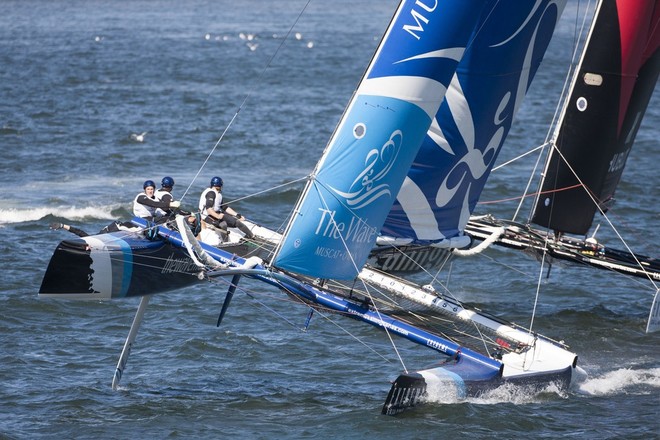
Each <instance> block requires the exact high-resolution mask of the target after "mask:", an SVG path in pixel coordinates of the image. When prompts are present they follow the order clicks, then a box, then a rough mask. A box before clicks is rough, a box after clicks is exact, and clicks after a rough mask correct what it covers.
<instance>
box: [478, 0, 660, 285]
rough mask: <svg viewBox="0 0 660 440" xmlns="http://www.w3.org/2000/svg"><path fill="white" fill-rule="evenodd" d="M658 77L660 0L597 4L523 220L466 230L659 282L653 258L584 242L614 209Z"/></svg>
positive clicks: (490, 221) (483, 220)
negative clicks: (527, 215) (597, 216)
mask: <svg viewBox="0 0 660 440" xmlns="http://www.w3.org/2000/svg"><path fill="white" fill-rule="evenodd" d="M659 73H660V1H659V0H618V1H615V0H611V1H602V2H599V3H598V4H597V7H596V10H595V12H594V16H593V23H592V26H591V28H590V32H589V35H588V37H587V39H586V42H585V44H584V50H583V52H582V56H581V58H580V60H579V65H578V66H577V68H576V69H575V71H574V74H573V78H572V82H571V88H570V92H569V94H568V96H567V99H565V101H564V103H563V108H562V112H561V116H560V120H559V123H558V125H557V127H556V130H555V131H554V133H553V135H552V139H551V140H550V141H549V142H548V143H547V146H548V147H549V154H548V158H547V161H546V165H545V169H544V171H543V175H542V181H541V183H540V189H539V191H538V193H537V195H536V198H535V203H534V206H533V208H532V214H531V216H530V219H529V221H528V222H516V221H501V220H496V219H494V218H493V217H490V216H486V217H478V218H476V217H475V218H473V219H471V221H470V222H469V224H468V228H467V232H468V233H469V234H470V235H471V236H473V237H475V238H477V239H481V240H484V239H487V238H488V237H490V236H491V235H492V234H493V233H494V231H498V230H500V229H501V228H505V229H504V233H503V234H502V235H501V236H500V237H499V238H498V239H497V241H495V243H497V244H500V245H503V246H507V247H511V248H516V249H521V250H527V251H531V252H532V253H535V254H541V253H543V252H547V253H548V255H549V257H550V258H552V259H556V260H564V261H571V262H575V263H578V264H584V265H588V266H592V267H598V268H602V269H607V270H613V271H617V272H621V273H624V274H629V275H634V276H638V277H642V278H647V279H651V280H660V260H658V259H657V258H651V257H647V256H643V255H637V254H635V253H633V252H632V251H631V250H630V249H627V250H625V251H622V250H616V249H612V248H610V247H605V246H603V245H601V244H599V243H598V242H597V240H596V238H595V235H596V232H597V230H598V228H596V229H595V230H594V231H593V232H592V234H591V236H590V237H587V235H588V234H589V233H590V229H591V226H592V222H593V219H594V215H595V214H596V213H597V212H598V213H601V214H603V215H605V213H606V212H607V211H608V209H609V208H610V207H611V206H612V204H613V203H614V200H615V197H614V194H615V190H616V187H617V185H618V184H619V181H620V180H621V176H622V174H623V170H624V167H625V165H626V160H627V158H628V155H629V154H630V153H631V150H632V147H633V142H634V140H635V136H636V135H637V131H638V130H639V127H640V125H641V122H642V118H643V117H644V113H645V112H646V108H647V106H648V104H649V101H650V99H651V96H652V94H653V91H654V89H655V86H656V84H657V81H658V74H659ZM651 185H652V184H651ZM605 219H606V220H607V218H606V217H605ZM530 223H532V224H535V225H537V227H533V226H531V225H530ZM539 227H541V228H546V229H539ZM549 231H553V232H549ZM566 234H577V235H578V237H570V236H568V235H566Z"/></svg>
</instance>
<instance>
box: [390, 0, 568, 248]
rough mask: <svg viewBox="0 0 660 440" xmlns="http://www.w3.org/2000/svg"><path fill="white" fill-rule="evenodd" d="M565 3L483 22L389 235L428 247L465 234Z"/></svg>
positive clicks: (547, 0) (542, 0)
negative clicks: (426, 244) (465, 229)
mask: <svg viewBox="0 0 660 440" xmlns="http://www.w3.org/2000/svg"><path fill="white" fill-rule="evenodd" d="M565 3H566V2H565V0H524V1H523V0H516V1H509V0H506V1H501V2H498V4H497V5H496V6H495V7H494V9H493V10H492V13H490V14H489V15H484V16H483V17H482V21H481V22H480V23H479V25H478V27H477V29H476V30H475V34H476V35H475V36H474V38H473V41H472V42H471V44H470V47H469V48H468V49H467V51H466V53H465V56H464V57H463V59H462V60H461V62H460V63H459V65H458V68H457V71H456V74H455V76H454V77H453V78H452V81H451V85H450V87H449V89H448V91H447V94H446V96H445V100H444V102H443V103H442V105H441V107H440V109H439V111H438V112H437V115H435V119H434V120H433V123H432V125H431V128H430V130H429V131H428V133H427V135H426V137H425V139H424V142H423V144H422V147H421V148H420V151H419V153H418V155H417V157H416V158H415V161H414V163H413V165H412V168H411V169H410V171H409V173H408V176H407V178H406V179H405V181H404V183H403V185H402V188H401V190H400V191H399V193H398V196H397V200H396V202H395V203H394V205H393V207H392V210H391V212H390V213H389V215H388V217H387V220H386V221H385V224H384V226H383V228H382V234H383V235H386V236H390V237H396V238H408V239H410V240H411V241H412V242H416V243H419V244H425V243H433V242H435V243H437V242H443V241H444V240H445V239H450V238H452V237H455V236H457V235H459V234H461V233H462V231H463V229H464V227H465V225H466V224H467V221H468V219H469V217H470V214H471V213H472V212H473V210H474V208H475V206H476V204H477V201H478V200H479V196H480V194H481V191H482V190H483V187H484V185H485V183H486V179H487V178H488V175H489V174H490V171H491V169H492V166H493V164H494V163H495V160H496V158H497V155H498V153H499V151H500V148H501V147H502V144H503V143H504V140H505V138H506V135H507V134H508V132H509V129H510V128H511V123H512V120H513V117H514V116H515V114H516V112H517V110H518V108H519V107H520V104H521V102H522V100H523V98H524V97H525V94H526V92H527V89H528V88H529V86H530V84H531V82H532V79H533V78H534V74H535V73H536V71H537V69H538V67H539V65H540V63H541V61H542V59H543V55H544V54H545V51H546V48H547V46H548V44H549V42H550V39H551V37H552V34H553V32H554V29H555V26H556V24H557V21H558V20H559V17H560V15H561V13H562V11H563V9H564V6H565Z"/></svg>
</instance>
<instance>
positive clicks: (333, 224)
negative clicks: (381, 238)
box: [314, 208, 376, 243]
mask: <svg viewBox="0 0 660 440" xmlns="http://www.w3.org/2000/svg"><path fill="white" fill-rule="evenodd" d="M319 211H321V219H320V220H319V223H318V225H317V227H316V230H315V231H314V233H315V234H316V235H320V236H321V237H327V238H331V239H333V240H338V239H343V240H345V241H346V242H352V243H369V242H370V241H371V240H375V237H376V228H374V227H373V226H369V224H368V223H367V221H368V219H361V218H358V217H352V218H351V221H350V222H349V223H348V224H346V223H344V222H337V221H336V220H335V214H336V212H335V211H330V210H329V209H323V208H319Z"/></svg>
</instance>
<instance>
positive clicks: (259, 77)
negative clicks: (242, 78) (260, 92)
mask: <svg viewBox="0 0 660 440" xmlns="http://www.w3.org/2000/svg"><path fill="white" fill-rule="evenodd" d="M310 2H311V0H307V3H305V6H303V8H302V9H301V10H300V12H299V13H298V16H297V17H296V19H295V20H294V22H293V24H292V25H291V26H290V27H289V29H288V30H287V32H286V34H285V35H284V38H283V39H282V41H281V42H280V44H279V45H278V46H277V49H276V50H275V52H274V53H273V54H272V55H271V57H270V59H269V60H268V62H267V63H266V65H265V66H264V68H263V70H262V71H261V73H260V74H259V76H258V77H257V80H256V81H255V83H254V85H253V86H252V88H250V90H249V91H248V93H247V94H246V95H245V97H244V98H243V101H242V102H241V105H240V106H239V107H238V109H237V110H236V112H235V113H234V115H233V116H232V118H231V120H230V121H229V123H228V124H227V126H226V127H225V129H224V130H223V131H222V134H220V137H219V138H218V140H217V141H216V143H215V145H213V148H212V149H211V152H210V153H209V154H208V156H206V159H205V160H204V162H203V163H202V166H200V167H199V170H197V173H196V174H195V176H194V177H193V179H192V180H191V181H190V184H188V187H187V188H186V190H185V191H184V193H183V195H182V196H181V200H183V199H184V197H185V196H186V194H188V191H190V188H191V187H192V185H193V184H194V183H195V181H196V180H197V178H198V177H199V175H200V174H201V172H202V170H203V169H204V167H205V166H206V164H207V163H208V161H209V160H210V159H211V156H212V155H213V153H214V152H215V150H216V149H217V148H218V146H219V145H220V142H222V140H223V139H224V137H225V134H226V133H227V131H228V130H229V128H230V127H231V126H232V125H233V124H234V121H235V120H236V118H237V117H238V114H239V113H240V111H241V110H242V109H243V107H245V104H246V102H247V100H248V99H249V98H250V97H251V96H252V94H253V93H254V91H255V89H256V88H257V86H258V85H260V83H261V81H262V79H263V77H264V75H265V74H266V70H268V68H269V67H270V66H271V64H272V63H273V60H275V57H276V56H277V54H278V53H279V52H280V50H281V49H282V46H284V43H285V42H286V41H287V40H288V38H289V35H291V32H292V31H293V28H294V27H295V26H296V24H298V21H299V20H300V17H302V15H303V13H304V12H305V11H306V10H307V7H308V6H309V4H310Z"/></svg>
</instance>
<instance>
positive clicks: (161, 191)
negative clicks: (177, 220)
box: [154, 188, 174, 217]
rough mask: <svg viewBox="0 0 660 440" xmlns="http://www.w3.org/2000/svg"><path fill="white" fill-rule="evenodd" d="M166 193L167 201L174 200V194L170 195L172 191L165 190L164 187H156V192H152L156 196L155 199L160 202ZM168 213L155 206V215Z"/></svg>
mask: <svg viewBox="0 0 660 440" xmlns="http://www.w3.org/2000/svg"><path fill="white" fill-rule="evenodd" d="M166 195H168V196H169V201H170V202H173V201H174V196H172V193H171V192H169V191H165V190H164V189H162V188H161V189H157V190H156V192H154V196H156V199H157V200H160V201H161V202H162V201H163V197H165V196H166ZM167 214H168V213H167V212H166V211H164V210H162V209H161V208H156V216H158V217H162V216H164V215H167Z"/></svg>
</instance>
